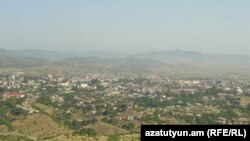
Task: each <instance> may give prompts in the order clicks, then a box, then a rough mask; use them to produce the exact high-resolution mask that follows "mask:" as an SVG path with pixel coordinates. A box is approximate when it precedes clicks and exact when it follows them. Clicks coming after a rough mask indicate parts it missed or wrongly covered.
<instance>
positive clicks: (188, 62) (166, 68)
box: [0, 49, 250, 74]
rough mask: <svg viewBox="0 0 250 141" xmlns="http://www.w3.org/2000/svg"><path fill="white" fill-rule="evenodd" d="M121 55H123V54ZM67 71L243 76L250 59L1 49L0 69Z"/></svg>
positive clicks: (177, 52) (168, 53)
mask: <svg viewBox="0 0 250 141" xmlns="http://www.w3.org/2000/svg"><path fill="white" fill-rule="evenodd" d="M121 54H122V53H121ZM33 67H34V68H64V70H81V71H87V72H191V73H202V72H210V73H216V72H221V73H224V72H226V73H228V72H231V73H244V74H248V72H249V71H250V56H246V55H226V54H204V53H200V52H195V51H184V50H172V51H161V52H151V53H144V54H135V55H130V56H125V55H119V54H112V53H107V52H106V53H102V52H98V53H94V52H92V53H80V52H50V51H44V50H15V51H10V50H4V49H0V68H23V69H25V68H33Z"/></svg>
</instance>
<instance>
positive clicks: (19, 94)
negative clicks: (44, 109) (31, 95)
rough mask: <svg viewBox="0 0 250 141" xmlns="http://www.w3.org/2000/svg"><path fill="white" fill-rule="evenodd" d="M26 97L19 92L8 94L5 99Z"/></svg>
mask: <svg viewBox="0 0 250 141" xmlns="http://www.w3.org/2000/svg"><path fill="white" fill-rule="evenodd" d="M24 96H25V95H24V94H21V93H19V92H6V93H4V94H3V98H5V99H8V98H11V97H16V98H23V97H24Z"/></svg>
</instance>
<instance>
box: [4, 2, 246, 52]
mask: <svg viewBox="0 0 250 141" xmlns="http://www.w3.org/2000/svg"><path fill="white" fill-rule="evenodd" d="M0 48H6V49H25V48H33V49H46V50H58V49H60V50H67V51H68V50H77V51H79V50H80V51H95V50H97V51H98V50H101V51H103V50H104V51H105V50H106V51H111V50H114V51H126V52H134V51H135V52H148V51H160V50H172V49H184V50H195V51H201V52H212V53H243V54H246V53H248V54H250V1H249V0H1V1H0Z"/></svg>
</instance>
